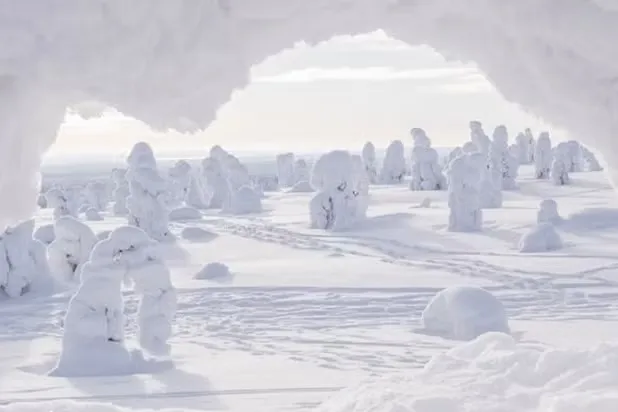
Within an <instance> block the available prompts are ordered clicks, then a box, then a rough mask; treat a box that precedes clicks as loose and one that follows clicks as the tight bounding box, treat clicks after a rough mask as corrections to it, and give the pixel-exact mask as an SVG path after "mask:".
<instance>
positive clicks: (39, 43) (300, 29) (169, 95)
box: [0, 0, 618, 229]
mask: <svg viewBox="0 0 618 412" xmlns="http://www.w3.org/2000/svg"><path fill="white" fill-rule="evenodd" d="M78 3H79V4H76V3H75V2H56V1H50V2H46V1H42V0H23V1H18V2H15V1H13V2H11V1H3V2H1V3H0V44H2V45H3V47H2V49H1V50H0V125H2V128H1V129H0V136H2V137H1V139H0V165H1V166H0V167H1V168H0V172H1V173H0V176H1V177H0V197H2V198H3V199H8V200H10V201H6V202H3V203H2V204H1V205H0V217H1V220H0V226H3V225H5V224H7V223H10V222H11V221H15V220H16V219H19V218H24V217H28V216H30V214H31V213H32V212H33V211H34V210H35V207H36V198H37V194H38V192H37V186H38V180H39V179H38V172H39V168H40V161H41V155H42V154H43V153H44V152H45V150H47V148H48V147H49V146H50V145H51V144H52V143H53V141H54V139H55V136H56V133H57V130H58V128H59V126H60V124H61V122H62V120H63V117H64V114H65V110H66V108H67V107H72V108H74V109H75V110H77V111H78V112H81V113H82V114H84V115H85V116H93V115H97V114H99V113H100V112H101V108H102V107H105V106H112V107H114V108H116V109H118V110H119V111H120V112H122V113H124V114H126V115H129V116H133V117H135V118H138V119H140V120H143V121H145V122H146V123H148V124H149V125H151V126H152V127H154V128H156V129H162V130H165V129H168V128H175V129H178V130H181V131H193V130H197V129H200V128H204V127H206V126H207V125H208V124H209V123H210V122H211V121H212V120H213V119H214V117H215V113H216V111H217V109H218V108H219V107H220V106H221V105H222V104H223V103H225V102H226V101H227V100H228V99H229V97H230V95H231V93H232V92H233V91H234V90H235V89H240V88H243V87H244V86H245V85H246V84H247V83H248V81H249V71H250V69H251V67H252V65H254V64H257V63H260V62H262V61H263V60H265V59H266V58H268V57H269V56H272V55H275V54H277V53H279V52H281V51H282V50H285V49H287V48H291V47H293V46H294V44H295V43H297V42H301V41H305V42H306V43H308V44H316V43H319V42H323V41H326V40H329V39H330V38H332V37H333V36H336V35H350V34H351V35H354V34H361V33H367V32H372V31H375V30H379V29H382V30H384V32H385V33H386V34H387V35H389V36H391V37H393V38H396V39H400V40H402V41H404V42H406V43H409V44H411V45H421V44H427V45H430V46H432V47H434V48H435V49H436V50H437V51H438V52H441V53H443V54H444V55H445V56H448V57H449V58H450V59H459V60H461V61H464V62H475V63H476V64H477V65H478V66H479V68H480V69H481V70H482V71H483V72H484V73H485V75H486V76H487V77H488V79H489V80H490V81H491V82H493V84H495V85H496V87H497V88H498V90H499V91H500V92H501V93H502V94H503V95H504V97H505V98H506V99H507V100H509V101H513V102H517V103H519V104H521V105H522V106H523V107H525V108H526V109H528V110H530V111H532V112H534V113H535V114H537V115H539V116H541V117H543V118H544V119H545V120H547V121H549V122H551V123H553V124H555V125H556V126H562V127H566V128H568V129H569V130H571V131H572V132H574V133H577V134H579V135H581V136H582V137H583V138H585V139H590V140H587V141H585V142H584V143H586V144H588V145H590V146H592V147H594V148H596V149H599V151H600V152H602V153H603V154H604V156H605V158H606V161H607V162H608V164H609V166H610V169H611V170H612V171H613V174H614V177H615V178H616V177H618V174H617V173H618V142H617V141H616V140H615V139H614V138H613V134H614V133H613V131H614V130H616V124H617V122H618V120H617V119H618V117H617V116H616V110H617V105H618V101H617V100H618V97H617V91H618V82H617V81H616V79H617V78H618V77H617V76H616V75H617V74H618V48H616V47H615V41H614V39H615V38H616V35H618V12H616V9H615V7H614V6H612V3H611V2H609V1H604V2H601V1H598V0H597V1H596V2H592V1H587V0H571V1H569V2H564V1H563V0H522V1H511V2H502V1H500V2H498V1H494V0H465V1H463V0H462V1H457V2H455V1H452V0H435V1H431V2H430V1H424V2H412V1H403V0H401V1H384V0H362V1H354V2H350V1H349V0H316V1H305V0H285V1H284V0H264V1H260V2H256V1H255V0H219V1H202V0H188V1H183V2H175V1H170V0H135V1H131V2H127V1H125V0H107V1H101V0H98V1H89V2H78ZM505 62H508V64H505ZM0 229H1V227H0Z"/></svg>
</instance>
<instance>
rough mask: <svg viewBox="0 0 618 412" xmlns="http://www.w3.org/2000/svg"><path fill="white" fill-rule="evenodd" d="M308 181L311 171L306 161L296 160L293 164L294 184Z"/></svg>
mask: <svg viewBox="0 0 618 412" xmlns="http://www.w3.org/2000/svg"><path fill="white" fill-rule="evenodd" d="M309 179H311V170H310V169H309V165H308V164H307V161H306V160H305V159H296V162H295V163H294V184H297V183H298V182H308V181H309ZM260 187H261V186H260Z"/></svg>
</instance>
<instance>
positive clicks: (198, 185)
mask: <svg viewBox="0 0 618 412" xmlns="http://www.w3.org/2000/svg"><path fill="white" fill-rule="evenodd" d="M210 195H211V194H210V193H209V192H208V191H207V190H206V185H205V184H204V183H203V182H202V176H200V175H196V174H193V175H192V176H191V181H190V183H189V190H188V191H187V197H186V199H185V203H186V204H187V205H188V206H191V207H194V208H196V209H208V207H209V206H210Z"/></svg>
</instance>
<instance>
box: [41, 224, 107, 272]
mask: <svg viewBox="0 0 618 412" xmlns="http://www.w3.org/2000/svg"><path fill="white" fill-rule="evenodd" d="M54 234H55V239H54V241H53V242H51V243H50V245H49V246H48V248H47V257H48V260H49V269H50V272H51V274H52V275H53V276H54V277H55V278H56V279H58V280H61V281H65V282H71V281H74V280H78V279H77V277H78V276H79V274H80V271H81V267H82V265H83V264H84V263H86V262H87V261H88V258H89V256H90V252H91V251H92V248H93V247H94V245H95V244H96V243H97V240H98V239H97V237H96V235H95V234H94V232H93V231H92V229H91V228H90V227H89V226H88V225H86V224H84V223H82V222H80V221H79V220H77V219H76V218H74V217H72V216H63V217H61V218H59V219H58V220H56V222H55V224H54Z"/></svg>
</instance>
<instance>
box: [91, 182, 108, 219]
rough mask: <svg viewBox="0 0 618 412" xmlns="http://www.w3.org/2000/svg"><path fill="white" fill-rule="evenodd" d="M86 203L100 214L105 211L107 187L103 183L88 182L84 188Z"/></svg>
mask: <svg viewBox="0 0 618 412" xmlns="http://www.w3.org/2000/svg"><path fill="white" fill-rule="evenodd" d="M86 203H87V204H88V206H90V207H93V208H95V209H96V210H97V211H99V212H102V211H104V210H105V209H107V203H108V198H107V186H106V185H105V183H103V182H90V183H88V185H87V186H86Z"/></svg>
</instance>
